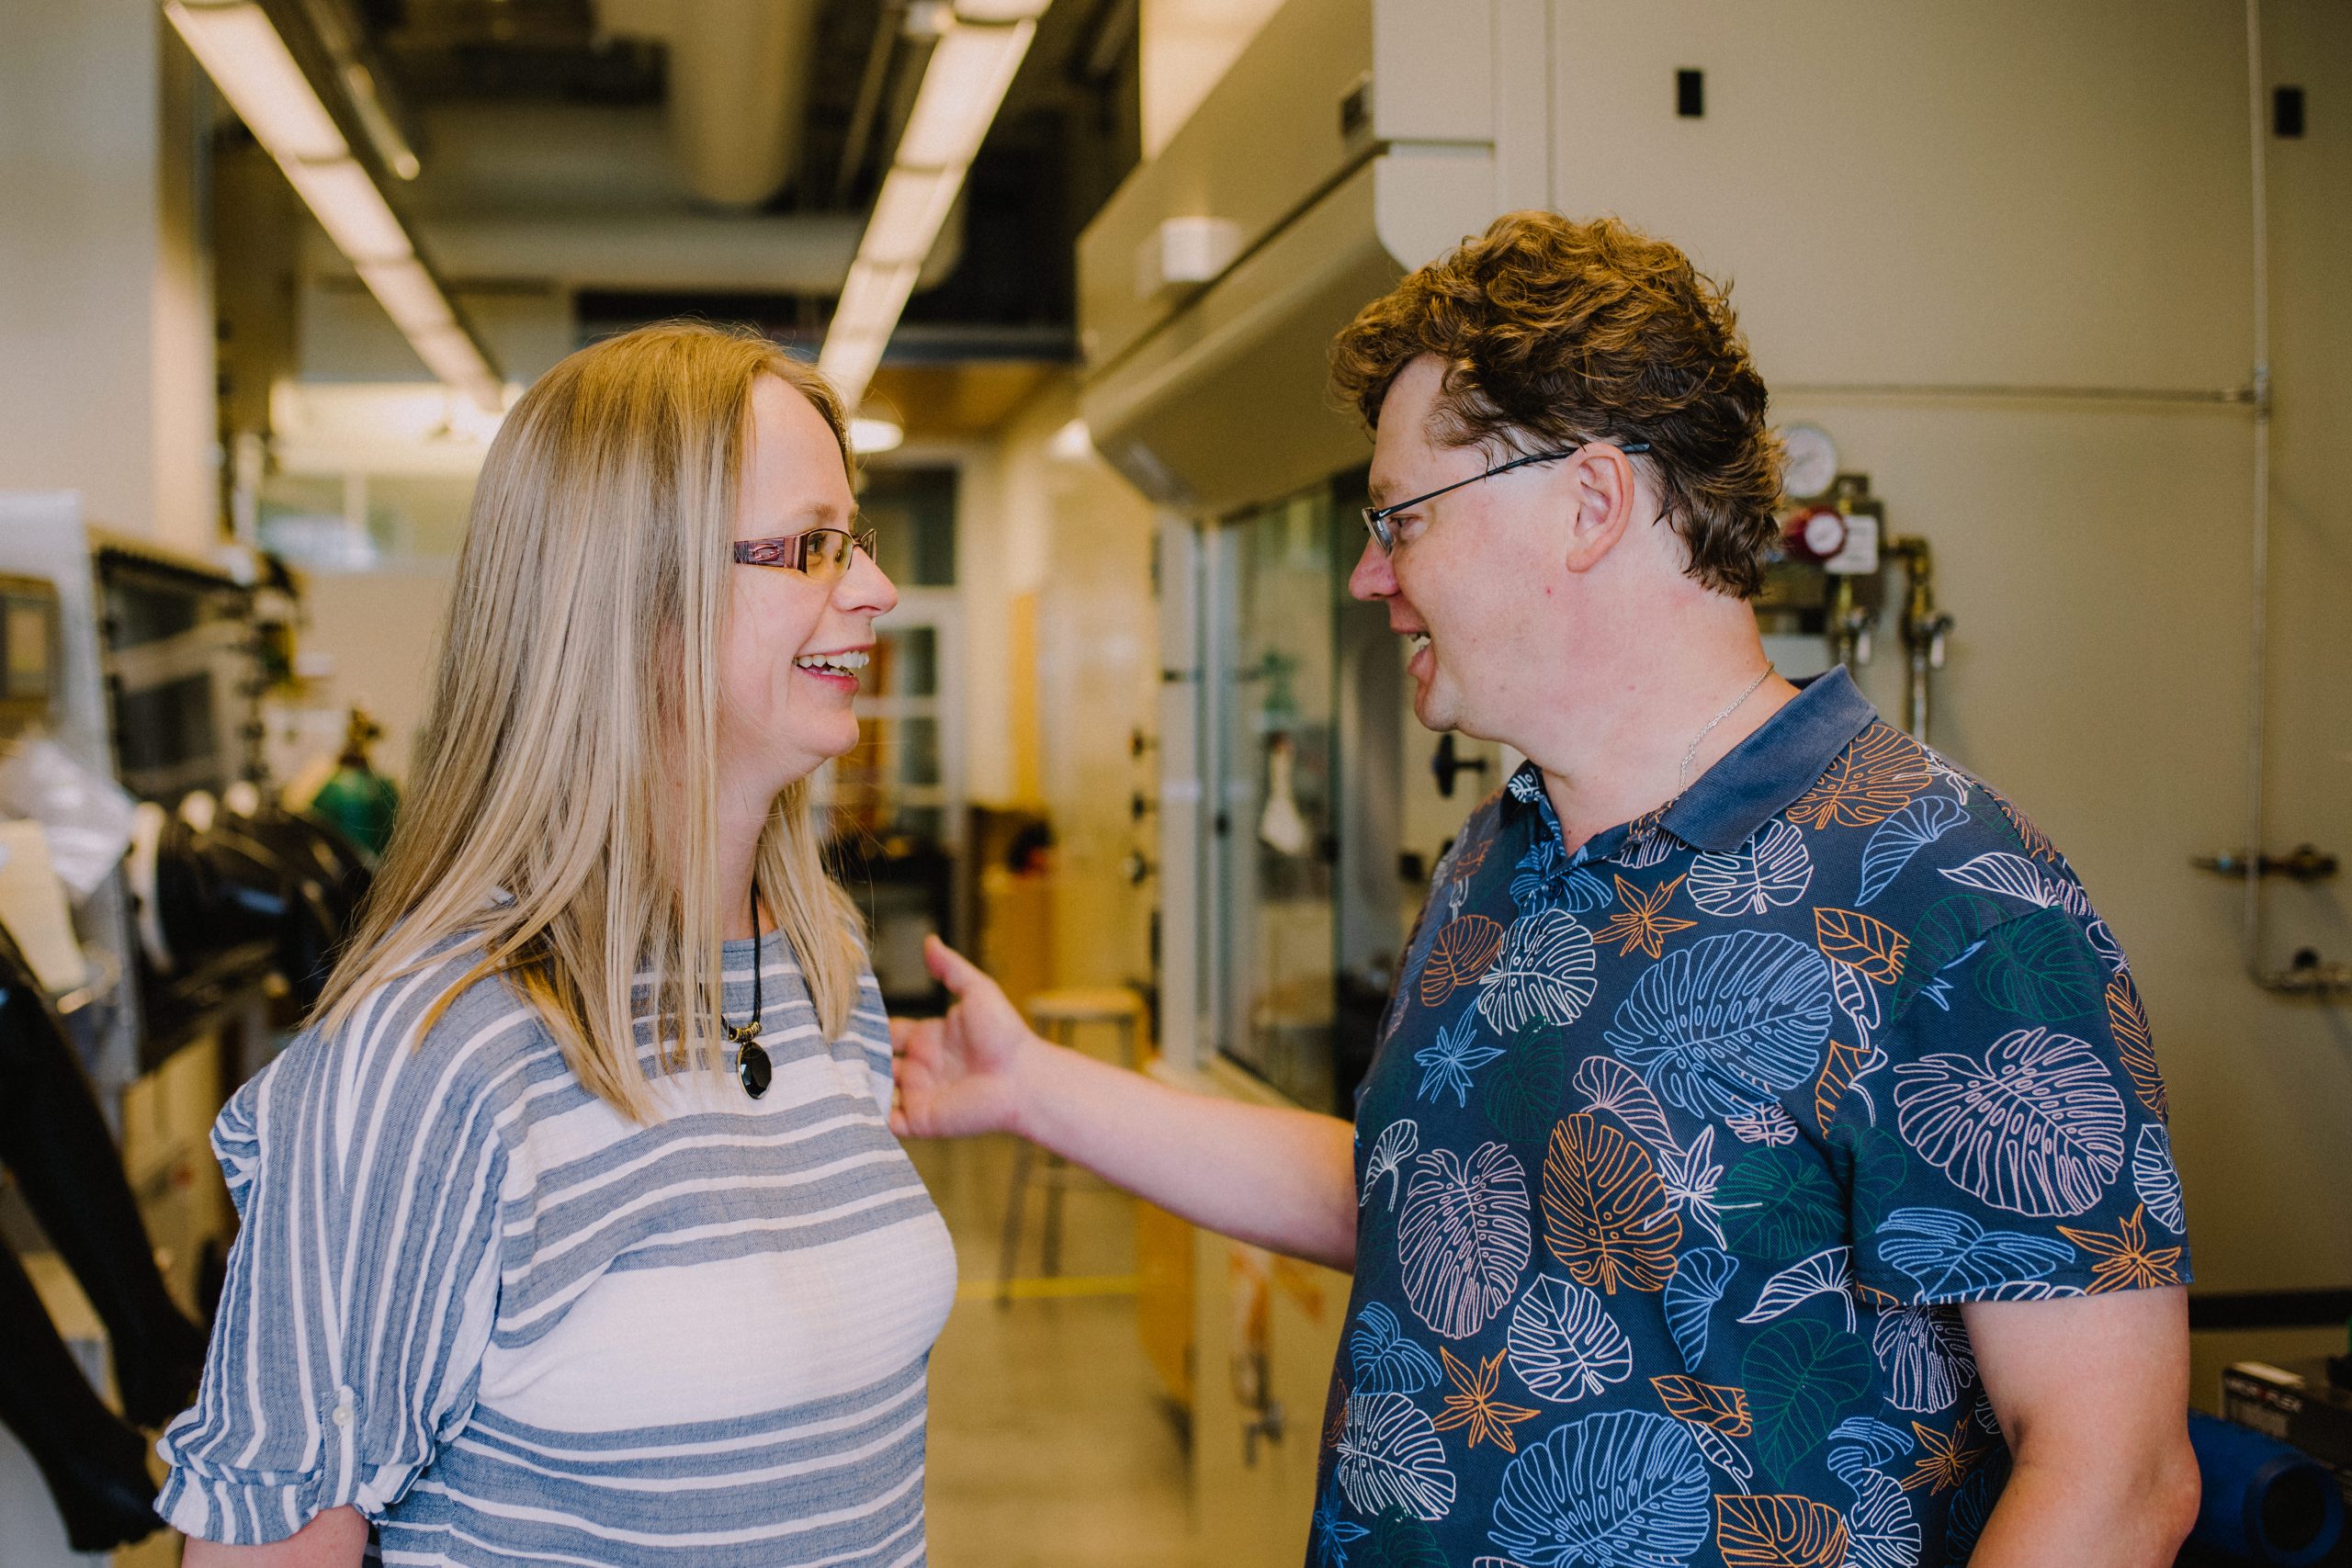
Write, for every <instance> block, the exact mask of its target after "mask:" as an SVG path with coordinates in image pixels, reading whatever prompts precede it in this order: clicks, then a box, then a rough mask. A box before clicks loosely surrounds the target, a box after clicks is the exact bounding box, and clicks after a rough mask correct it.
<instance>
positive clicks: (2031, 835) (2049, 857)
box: [1985, 789, 2058, 865]
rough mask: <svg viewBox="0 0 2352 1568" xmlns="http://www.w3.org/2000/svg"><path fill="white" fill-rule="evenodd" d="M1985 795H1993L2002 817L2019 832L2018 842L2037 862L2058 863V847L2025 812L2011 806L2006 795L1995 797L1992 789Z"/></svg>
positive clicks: (1986, 791)
mask: <svg viewBox="0 0 2352 1568" xmlns="http://www.w3.org/2000/svg"><path fill="white" fill-rule="evenodd" d="M1985 794H1986V795H1993V804H1994V805H1995V806H1997V807H2000V808H2001V815H2002V816H2004V817H2006V818H2008V819H2009V826H2010V827H2011V828H2013V829H2016V830H2017V835H2018V844H2019V845H2021V846H2023V848H2024V850H2025V852H2026V853H2028V854H2030V855H2031V856H2033V858H2034V859H2036V860H2046V861H2048V862H2049V863H2051V864H2052V865H2056V864H2057V863H2058V846H2057V845H2055V844H2053V843H2052V842H2051V841H2050V835H2049V834H2047V833H2045V832H2043V831H2042V830H2041V829H2039V828H2037V827H2035V826H2034V825H2033V823H2032V821H2031V819H2030V818H2028V817H2027V816H2026V814H2025V813H2024V812H2022V811H2019V810H2018V808H2017V807H2014V806H2011V805H2010V804H2009V802H2008V798H2007V796H2006V795H1994V794H1993V791H1991V790H1990V789H1987V790H1985Z"/></svg>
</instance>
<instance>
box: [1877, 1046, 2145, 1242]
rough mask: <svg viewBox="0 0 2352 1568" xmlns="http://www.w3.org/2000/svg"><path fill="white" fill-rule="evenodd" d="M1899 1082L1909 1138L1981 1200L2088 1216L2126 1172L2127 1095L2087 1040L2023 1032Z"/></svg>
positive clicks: (2043, 1214)
mask: <svg viewBox="0 0 2352 1568" xmlns="http://www.w3.org/2000/svg"><path fill="white" fill-rule="evenodd" d="M1894 1076H1895V1080H1896V1081H1895V1086H1894V1107H1895V1125H1896V1126H1897V1127H1898V1128H1899V1129H1900V1130H1901V1132H1902V1134H1903V1141H1904V1142H1905V1143H1906V1144H1909V1145H1911V1147H1912V1149H1913V1151H1914V1152H1915V1153H1917V1155H1918V1156H1920V1157H1921V1158H1922V1159H1925V1160H1926V1161H1927V1162H1928V1164H1929V1165H1932V1166H1934V1167H1935V1168H1937V1169H1939V1170H1940V1171H1942V1172H1943V1173H1944V1175H1945V1176H1947V1177H1949V1178H1950V1179H1951V1182H1952V1184H1953V1185H1954V1186H1956V1187H1958V1188H1959V1189H1960V1190H1962V1191H1963V1192H1965V1193H1967V1194H1968V1195H1969V1196H1971V1197H1973V1198H1974V1199H1976V1200H1977V1201H1979V1202H1983V1203H1990V1204H1991V1205H1993V1207H1995V1208H1996V1209H2007V1211H2009V1212H2010V1213H2015V1214H2025V1215H2029V1216H2030V1217H2032V1218H2035V1219H2051V1218H2059V1217H2064V1216H2070V1215H2074V1214H2080V1213H2087V1212H2088V1211H2089V1210H2090V1209H2092V1208H2093V1207H2095V1206H2096V1205H2097V1204H2098V1201H2099V1199H2100V1198H2102V1197H2104V1196H2105V1195H2106V1192H2107V1190H2108V1188H2109V1185H2111V1184H2112V1183H2113V1182H2114V1180H2115V1179H2116V1178H2117V1177H2118V1176H2120V1175H2121V1174H2122V1172H2123V1160H2124V1150H2123V1128H2124V1124H2125V1113H2124V1110H2123V1097H2122V1095H2121V1094H2120V1093H2119V1092H2118V1091H2117V1089H2116V1087H2115V1081H2114V1075H2113V1074H2112V1073H2111V1072H2110V1071H2109V1069H2108V1066H2107V1064H2106V1062H2105V1061H2104V1060H2102V1059H2101V1057H2100V1055H2099V1054H2098V1051H2096V1050H2095V1049H2093V1048H2092V1046H2091V1045H2090V1043H2088V1042H2087V1041H2084V1040H2079V1039H2076V1038H2075V1036H2073V1035H2071V1034H2061V1033H2059V1032H2056V1031H2054V1030H2051V1029H2048V1028H2041V1027H2037V1028H2033V1029H2020V1030H2017V1031H2015V1032H2011V1033H2008V1034H2005V1035H2003V1036H2001V1038H2000V1039H1998V1040H1996V1041H1995V1042H1994V1043H1993V1044H1992V1046H1991V1047H1990V1048H1989V1049H1988V1050H1987V1051H1986V1052H1985V1055H1984V1056H1983V1057H1982V1058H1978V1057H1975V1056H1969V1055H1962V1054H1961V1053H1959V1052H1953V1051H1939V1052H1935V1053H1932V1054H1930V1055H1926V1056H1923V1057H1921V1058H1920V1059H1919V1060H1918V1061H1917V1062H1901V1063H1897V1064H1896V1065H1895V1068H1894Z"/></svg>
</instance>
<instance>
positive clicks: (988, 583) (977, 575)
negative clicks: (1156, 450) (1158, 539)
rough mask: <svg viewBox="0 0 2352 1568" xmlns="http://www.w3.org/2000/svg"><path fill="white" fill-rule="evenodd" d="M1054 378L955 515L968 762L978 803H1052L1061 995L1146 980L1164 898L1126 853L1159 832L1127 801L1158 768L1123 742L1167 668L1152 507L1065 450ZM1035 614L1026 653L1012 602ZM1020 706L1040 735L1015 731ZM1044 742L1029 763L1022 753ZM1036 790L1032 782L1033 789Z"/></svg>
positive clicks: (983, 452)
mask: <svg viewBox="0 0 2352 1568" xmlns="http://www.w3.org/2000/svg"><path fill="white" fill-rule="evenodd" d="M1077 413H1078V407H1077V400H1076V393H1075V389H1074V387H1073V386H1072V385H1070V384H1069V383H1068V382H1063V381H1057V382H1056V383H1054V384H1052V385H1051V386H1049V387H1048V388H1047V389H1046V390H1045V391H1044V392H1042V393H1041V394H1040V395H1039V396H1038V397H1036V398H1035V400H1032V401H1031V402H1030V403H1028V404H1027V405H1026V406H1024V407H1023V409H1022V410H1021V411H1020V412H1018V413H1016V414H1015V415H1014V416H1013V417H1012V419H1011V420H1009V421H1008V422H1007V423H1006V424H1005V425H1004V426H1003V427H1002V428H1001V430H1000V431H999V432H998V433H997V436H996V438H995V439H994V440H993V441H991V442H989V443H988V444H986V445H985V446H982V447H979V448H977V449H973V450H968V451H967V452H966V453H965V454H964V457H965V463H966V466H965V484H964V491H963V496H964V506H963V511H962V514H961V515H960V517H959V518H958V520H957V526H958V531H959V533H958V540H959V542H958V558H957V570H958V572H959V586H960V589H961V592H960V593H959V594H958V598H959V600H960V602H961V605H962V614H963V627H964V657H965V660H966V662H965V682H966V685H965V694H966V701H965V716H966V727H965V734H966V736H967V750H966V755H965V764H966V768H967V775H966V776H967V778H968V779H969V780H970V781H971V794H972V797H973V798H974V799H975V800H978V801H983V802H989V803H993V804H1000V805H1021V806H1027V807H1042V808H1043V809H1044V810H1045V811H1046V813H1047V815H1048V817H1049V818H1051V820H1052V823H1053V828H1054V835H1055V841H1056V849H1055V866H1056V875H1055V882H1054V894H1053V898H1054V931H1055V944H1054V945H1055V952H1054V964H1053V980H1054V983H1055V984H1057V985H1065V986H1072V985H1108V984H1116V983H1119V982H1122V981H1127V980H1137V979H1142V978H1145V977H1147V976H1148V975H1149V973H1150V951H1149V932H1150V918H1151V909H1152V905H1153V901H1154V894H1153V890H1152V889H1151V887H1150V886H1148V885H1147V886H1145V887H1143V888H1140V889H1138V888H1136V887H1134V886H1130V885H1129V884H1128V882H1127V881H1126V880H1125V874H1124V867H1123V865H1122V863H1123V862H1124V860H1125V857H1126V855H1127V853H1128V852H1129V851H1130V850H1131V849H1134V848H1136V847H1138V846H1148V845H1150V844H1152V843H1153V842H1154V841H1155V839H1156V824H1155V823H1153V822H1151V821H1148V820H1147V821H1146V822H1144V823H1142V824H1140V825H1137V824H1136V823H1135V822H1134V820H1133V819H1132V818H1131V817H1130V815H1129V806H1128V803H1129V800H1130V798H1131V796H1132V795H1133V794H1134V792H1135V791H1136V790H1137V789H1138V788H1140V789H1142V790H1143V791H1144V792H1145V793H1146V794H1147V795H1149V794H1150V793H1151V791H1152V779H1153V774H1154V771H1155V770H1154V764H1153V760H1152V759H1151V758H1149V757H1146V758H1143V759H1136V758H1135V757H1133V756H1132V755H1130V753H1129V750H1128V738H1129V736H1130V734H1131V733H1132V732H1133V731H1134V730H1135V729H1136V728H1143V729H1144V730H1146V731H1147V732H1148V731H1150V730H1151V729H1153V728H1155V719H1154V714H1155V702H1156V698H1157V686H1158V677H1159V666H1158V662H1157V658H1158V654H1157V649H1158V647H1159V641H1158V638H1159V629H1158V615H1157V607H1156V606H1155V604H1153V601H1152V596H1151V526H1152V516H1151V512H1150V509H1149V508H1148V506H1146V505H1145V503H1144V502H1142V501H1141V500H1140V499H1139V498H1138V497H1137V496H1136V493H1135V491H1132V490H1130V489H1129V488H1128V487H1127V486H1126V485H1125V482H1124V481H1122V480H1121V479H1119V478H1118V477H1117V476H1116V475H1115V474H1114V473H1113V472H1112V470H1111V469H1110V468H1109V467H1108V466H1107V465H1105V464H1104V463H1103V461H1102V460H1101V459H1100V458H1098V457H1094V456H1093V455H1092V453H1091V451H1085V452H1077V451H1071V450H1069V449H1068V448H1067V447H1066V448H1065V449H1064V450H1063V451H1061V452H1058V453H1057V450H1056V444H1055V437H1056V436H1057V434H1059V433H1061V432H1062V431H1063V429H1064V427H1065V426H1067V425H1068V424H1069V422H1070V421H1071V420H1072V419H1074V418H1075V417H1076V416H1077ZM1024 597H1026V598H1028V599H1029V601H1030V603H1031V604H1033V606H1034V608H1033V610H1032V611H1031V612H1030V614H1031V615H1032V623H1031V625H1032V635H1031V637H1030V638H1029V639H1028V640H1029V650H1027V651H1028V652H1029V654H1030V656H1029V657H1026V658H1023V657H1019V655H1021V654H1022V653H1023V651H1024V650H1023V649H1021V648H1019V647H1018V642H1019V640H1020V639H1017V638H1016V637H1015V636H1014V631H1015V627H1016V626H1017V622H1018V617H1017V616H1016V615H1015V614H1014V607H1015V604H1016V603H1017V602H1018V601H1020V600H1022V599H1023V598H1024ZM1023 713H1033V714H1034V715H1035V723H1034V725H1029V724H1019V723H1015V722H1014V720H1015V718H1016V716H1018V715H1020V714H1023ZM1025 745H1034V746H1035V754H1034V755H1030V756H1023V755H1020V754H1019V749H1020V748H1022V747H1023V746H1025ZM1030 781H1034V784H1033V783H1031V782H1030Z"/></svg>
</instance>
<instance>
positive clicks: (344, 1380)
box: [156, 992, 506, 1546]
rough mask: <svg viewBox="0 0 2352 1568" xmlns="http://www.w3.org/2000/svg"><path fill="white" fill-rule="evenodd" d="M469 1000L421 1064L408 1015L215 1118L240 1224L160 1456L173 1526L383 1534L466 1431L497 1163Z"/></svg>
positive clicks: (230, 1535) (299, 1049)
mask: <svg viewBox="0 0 2352 1568" xmlns="http://www.w3.org/2000/svg"><path fill="white" fill-rule="evenodd" d="M475 994H476V993H474V992H469V993H468V994H467V996H466V997H464V998H460V999H459V1002H458V1004H457V1005H454V1006H453V1007H452V1008H451V1009H450V1010H449V1012H448V1013H447V1014H446V1015H445V1016H444V1017H443V1019H442V1021H441V1022H440V1024H439V1025H438V1026H436V1027H435V1030H434V1031H433V1033H432V1034H431V1035H430V1036H429V1037H428V1038H427V1039H426V1040H425V1041H424V1043H423V1044H421V1045H419V1044H417V1043H414V1040H413V1035H411V1034H408V1033H407V1032H406V1030H404V1029H402V1028H401V1023H402V1020H401V1019H399V1018H397V1017H394V1018H390V1019H388V1020H386V1021H384V1022H383V1023H382V1025H381V1026H380V1030H379V1038H375V1039H368V1038H366V1037H365V1031H366V1025H365V1021H364V1015H363V1021H362V1023H361V1025H360V1027H359V1028H357V1029H355V1030H354V1031H352V1032H350V1033H349V1034H347V1035H346V1036H345V1037H344V1038H341V1039H329V1038H326V1037H323V1036H321V1035H318V1034H315V1033H314V1034H311V1035H306V1036H304V1037H303V1038H302V1039H300V1040H299V1041H297V1042H296V1043H295V1044H294V1045H292V1046H290V1047H289V1048H288V1051H287V1052H286V1054H285V1055H281V1056H280V1057H279V1058H278V1059H277V1061H276V1062H274V1063H272V1064H271V1065H270V1066H269V1067H268V1068H266V1070H265V1071H264V1072H263V1073H261V1074H260V1075H258V1076H257V1077H254V1079H253V1080H252V1081H251V1082H249V1083H247V1084H246V1085H245V1086H244V1088H243V1089H240V1090H239V1091H238V1093H237V1095H236V1096H235V1098H234V1099H232V1100H231V1102H230V1104H229V1106H228V1108H227V1109H226V1110H225V1111H223V1112H222V1113H221V1116H220V1121H219V1122H218V1123H217V1124H216V1126H215V1127H214V1129H213V1146H214V1150H215V1152H216V1153H217V1154H218V1156H220V1164H221V1168H222V1169H223V1170H224V1171H225V1172H226V1173H227V1175H228V1178H229V1181H230V1185H231V1190H232V1196H233V1197H234V1198H235V1200H236V1202H237V1206H238V1210H239V1213H240V1216H241V1218H242V1221H243V1224H242V1225H241V1227H240V1229H239V1232H238V1235H237V1240H236V1244H235V1246H234V1247H233V1248H232V1250H231V1253H230V1256H229V1270H228V1280H227V1284H226V1287H225V1289H224V1291H223V1292H222V1295H221V1300H220V1309H219V1311H218V1313H217V1314H216V1316H215V1319H214V1325H213V1331H212V1342H211V1347H210V1349H209V1353H208V1355H207V1358H206V1362H205V1369H204V1381H203V1385H202V1387H201V1388H200V1389H199V1391H198V1394H197V1401H196V1404H195V1406H194V1407H193V1408H192V1409H190V1410H188V1411H187V1412H185V1413H183V1414H182V1415H181V1416H179V1417H178V1418H177V1419H176V1420H175V1421H174V1422H173V1423H172V1424H171V1425H170V1427H167V1428H166V1429H165V1431H164V1436H163V1438H162V1439H161V1440H160V1442H159V1443H158V1444H157V1451H158V1452H160V1453H161V1454H162V1455H163V1457H164V1460H165V1461H168V1462H169V1464H170V1465H171V1475H170V1477H169V1479H168V1480H167V1481H166V1483H165V1484H164V1491H163V1495H162V1496H161V1497H160V1498H159V1499H158V1500H157V1503H156V1511H157V1512H158V1513H160V1514H162V1515H163V1516H164V1518H165V1519H167V1520H168V1521H169V1522H170V1523H171V1525H172V1526H173V1527H174V1528H175V1529H179V1530H181V1531H183V1532H184V1533H186V1534H188V1535H191V1536H197V1537H200V1538H202V1539H205V1540H214V1541H220V1542H225V1543H228V1544H231V1545H239V1546H254V1545H262V1544H266V1543H267V1542H270V1541H274V1540H283V1539H284V1538H285V1537H287V1536H289V1535H291V1534H293V1533H294V1532H295V1531H297V1530H299V1529H301V1528H302V1526H303V1525H305V1524H307V1523H308V1522H309V1521H310V1520H311V1518H313V1517H316V1516H318V1515H319V1514H322V1513H323V1512H325V1511H327V1510H328V1509H331V1508H336V1507H341V1506H346V1505H348V1506H353V1507H356V1508H357V1509H358V1510H359V1512H361V1513H362V1514H364V1515H368V1516H369V1517H374V1516H376V1515H379V1514H380V1513H381V1512H382V1511H383V1510H384V1509H385V1508H387V1507H388V1506H390V1505H391V1504H392V1503H394V1502H396V1501H398V1500H399V1498H400V1497H401V1495H402V1494H403V1493H404V1492H405V1491H406V1490H407V1489H408V1487H409V1485H410V1483H412V1482H413V1481H414V1480H415V1478H416V1476H417V1475H418V1473H419V1472H422V1471H423V1470H424V1468H425V1466H426V1465H428V1464H429V1463H430V1462H431V1461H432V1459H433V1456H434V1454H435V1452H436V1450H438V1448H439V1446H440V1445H441V1443H442V1442H443V1441H445V1440H447V1438H448V1437H450V1436H451V1435H452V1434H454V1433H455V1432H456V1430H457V1429H458V1427H460V1426H462V1425H463V1424H464V1421H465V1419H466V1417H467V1416H469V1414H470V1412H471V1408H472V1401H473V1395H474V1390H475V1387H476V1384H477V1383H478V1382H479V1372H480V1368H481V1359H482V1355H483V1352H484V1350H485V1349H486V1348H487V1346H488V1344H489V1338H490V1331H491V1325H492V1320H493V1318H494V1316H495V1311H496V1303H497V1292H498V1258H497V1246H496V1242H497V1236H498V1232H499V1212H500V1198H501V1188H502V1184H503V1181H504V1179H505V1163H506V1162H505V1159H504V1156H503V1150H502V1145H501V1140H500V1134H499V1128H498V1125H497V1108H496V1104H495V1096H494V1095H493V1094H492V1093H491V1092H489V1090H488V1089H487V1088H486V1085H485V1078H486V1075H485V1073H484V1072H483V1070H482V1066H483V1065H482V1062H481V1055H480V1051H479V1049H478V1048H479V1047H480V1045H481V1043H482V1040H483V1038H484V1034H483V1031H482V1029H481V1015H480V1010H479V1009H469V1008H467V1007H466V1005H465V1004H466V1003H467V1002H469V1001H470V1000H471V999H473V998H474V996H475ZM461 1014H471V1016H470V1017H466V1016H461ZM469 1048H474V1049H469Z"/></svg>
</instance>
